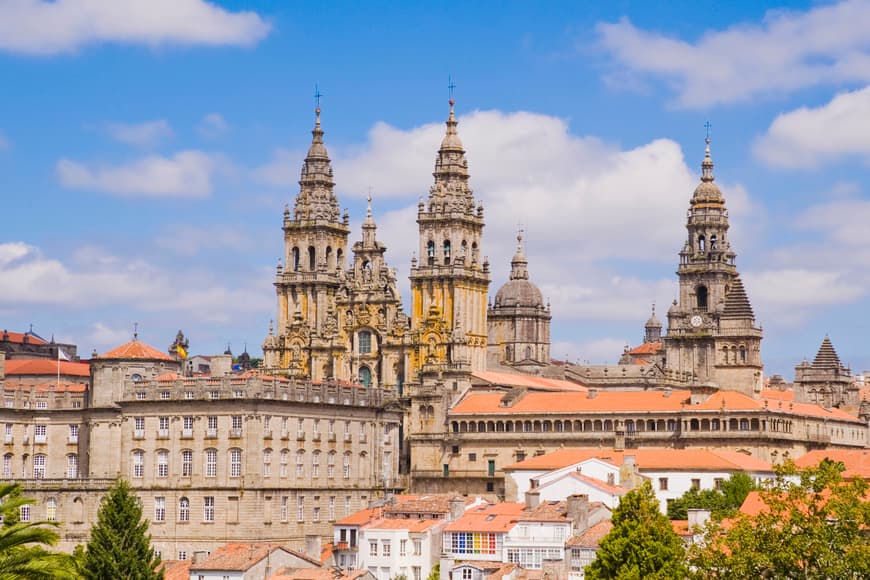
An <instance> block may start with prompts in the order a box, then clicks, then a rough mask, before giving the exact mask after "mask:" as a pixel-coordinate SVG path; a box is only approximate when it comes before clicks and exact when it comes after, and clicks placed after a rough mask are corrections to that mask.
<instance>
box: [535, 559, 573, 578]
mask: <svg viewBox="0 0 870 580" xmlns="http://www.w3.org/2000/svg"><path fill="white" fill-rule="evenodd" d="M569 561H570V560H569V559H568V558H563V559H561V560H551V559H549V558H544V559H543V560H542V561H541V580H566V579H567V578H568V562H569Z"/></svg>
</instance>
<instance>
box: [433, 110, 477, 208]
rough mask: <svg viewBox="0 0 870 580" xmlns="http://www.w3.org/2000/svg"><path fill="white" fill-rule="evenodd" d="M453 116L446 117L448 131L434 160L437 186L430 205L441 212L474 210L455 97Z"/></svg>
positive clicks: (451, 112) (434, 174)
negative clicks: (455, 108) (455, 107)
mask: <svg viewBox="0 0 870 580" xmlns="http://www.w3.org/2000/svg"><path fill="white" fill-rule="evenodd" d="M449 103H450V113H449V115H448V117H447V122H446V125H447V131H446V132H445V134H444V138H443V139H442V140H441V148H440V149H438V155H437V157H436V158H435V172H434V173H433V174H432V175H433V176H434V177H435V184H434V185H433V186H432V187H431V189H430V190H429V202H430V204H432V205H433V206H434V208H435V209H438V210H446V211H463V212H472V211H474V198H473V197H472V191H471V187H470V186H469V185H468V177H469V175H468V161H467V160H466V158H465V149H464V148H463V146H462V141H461V140H460V139H459V132H458V131H457V126H458V125H459V122H458V121H457V120H456V113H455V111H454V106H455V104H456V101H454V100H453V99H452V98H451V99H450V101H449Z"/></svg>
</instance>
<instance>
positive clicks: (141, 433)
mask: <svg viewBox="0 0 870 580" xmlns="http://www.w3.org/2000/svg"><path fill="white" fill-rule="evenodd" d="M133 437H136V438H139V439H141V438H143V437H145V417H134V418H133Z"/></svg>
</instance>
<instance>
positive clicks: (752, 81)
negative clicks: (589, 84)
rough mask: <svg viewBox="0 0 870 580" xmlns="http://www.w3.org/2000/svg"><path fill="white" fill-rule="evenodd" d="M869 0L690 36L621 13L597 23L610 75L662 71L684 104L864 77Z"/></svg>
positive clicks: (868, 73) (776, 14) (868, 70)
mask: <svg viewBox="0 0 870 580" xmlns="http://www.w3.org/2000/svg"><path fill="white" fill-rule="evenodd" d="M868 21H870V2H867V0H846V1H843V2H838V3H835V4H830V5H829V4H824V5H821V6H817V7H814V8H811V9H810V10H807V11H805V12H797V11H785V10H771V11H769V12H767V13H766V14H765V17H764V19H763V21H762V22H761V23H760V24H745V23H744V24H736V25H734V26H731V27H729V28H727V29H724V30H708V31H706V32H704V33H703V34H702V35H701V36H700V37H699V38H698V40H697V41H695V42H687V41H684V40H680V39H676V38H672V37H668V36H665V35H663V34H660V33H657V32H651V31H647V30H641V29H639V28H637V27H635V26H634V25H633V24H632V23H631V22H630V21H628V20H627V19H622V20H620V21H618V22H615V23H599V24H598V26H597V30H598V33H599V36H600V42H601V45H602V46H603V48H604V49H605V50H607V51H608V52H609V54H610V55H611V57H612V58H613V59H614V61H615V67H614V68H615V69H616V73H615V74H616V76H617V77H619V76H621V75H625V74H626V73H628V74H631V73H634V74H636V75H641V76H651V77H657V78H662V79H664V80H665V81H666V82H668V83H669V84H670V85H671V86H672V88H673V89H674V90H675V91H676V93H677V95H678V96H677V102H678V104H679V105H681V106H685V107H706V106H711V105H715V104H720V103H733V102H743V101H748V100H750V99H752V98H755V97H757V96H759V95H771V94H772V95H776V94H787V93H789V92H792V91H795V90H799V89H803V88H807V87H813V86H819V85H828V84H837V83H843V82H867V81H870V35H868V34H867V27H866V23H867V22H868Z"/></svg>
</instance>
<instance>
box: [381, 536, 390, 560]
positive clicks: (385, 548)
mask: <svg viewBox="0 0 870 580" xmlns="http://www.w3.org/2000/svg"><path fill="white" fill-rule="evenodd" d="M390 549H391V544H390V540H384V542H383V545H382V546H381V551H382V552H383V554H384V556H389V555H390Z"/></svg>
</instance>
